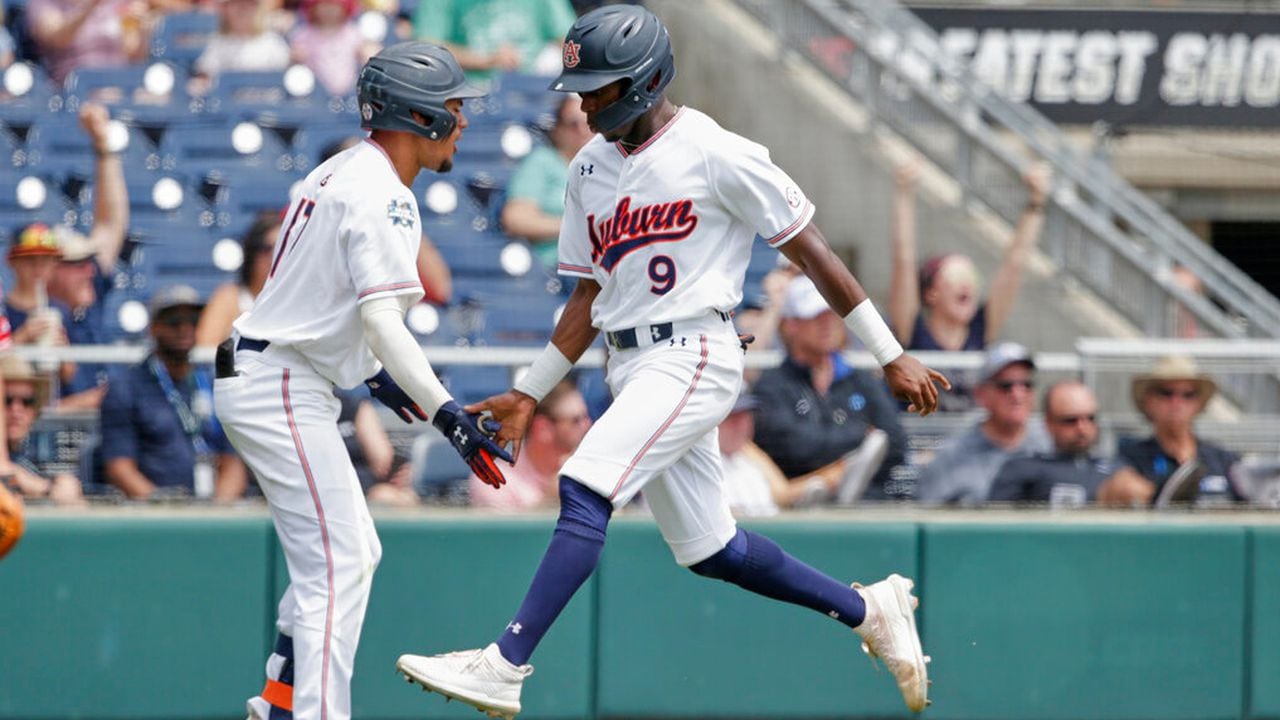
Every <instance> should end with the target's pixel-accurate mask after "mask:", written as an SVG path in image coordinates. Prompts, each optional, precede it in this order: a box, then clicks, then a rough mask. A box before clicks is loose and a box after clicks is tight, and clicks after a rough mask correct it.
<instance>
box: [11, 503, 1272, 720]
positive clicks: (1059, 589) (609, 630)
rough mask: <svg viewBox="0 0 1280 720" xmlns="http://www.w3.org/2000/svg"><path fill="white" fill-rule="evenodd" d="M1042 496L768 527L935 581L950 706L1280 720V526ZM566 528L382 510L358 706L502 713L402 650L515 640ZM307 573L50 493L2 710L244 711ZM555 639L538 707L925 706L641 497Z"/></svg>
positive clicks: (936, 637)
mask: <svg viewBox="0 0 1280 720" xmlns="http://www.w3.org/2000/svg"><path fill="white" fill-rule="evenodd" d="M1040 518H1043V519H1044V521H1043V522H1041V521H1039V520H1037V521H1035V522H1025V521H1014V522H1003V521H1002V522H987V521H983V520H977V521H963V522H962V521H953V520H951V519H949V518H948V517H947V516H942V517H941V519H940V520H937V521H935V520H932V519H927V518H926V519H924V520H920V519H906V520H898V521H881V520H873V521H868V520H866V519H864V518H849V519H840V518H831V517H826V516H822V517H813V518H803V517H802V518H800V519H789V520H782V521H776V522H769V523H757V524H754V525H753V527H756V528H757V529H759V530H762V531H764V532H766V533H768V534H769V535H771V536H772V537H774V538H775V539H776V540H778V541H779V543H780V544H782V545H783V547H785V548H786V549H788V550H790V551H791V552H793V553H794V554H795V555H797V556H800V557H802V558H804V559H806V560H809V561H811V562H812V563H813V564H815V565H817V566H819V567H821V568H823V569H825V570H828V571H830V572H831V573H833V574H835V575H837V576H839V577H842V578H850V579H854V578H861V579H868V580H871V579H878V578H880V577H883V576H884V575H885V574H887V573H889V572H893V571H897V572H902V573H904V574H910V575H913V576H915V577H916V578H918V580H919V590H920V594H921V597H922V600H923V602H924V607H923V609H922V612H921V616H920V619H921V630H922V633H923V635H924V642H925V648H926V651H927V652H929V653H930V654H931V655H932V656H933V664H932V665H931V671H932V675H933V677H934V679H935V685H934V687H933V691H932V694H933V697H934V699H935V704H934V706H933V707H932V708H931V709H930V710H929V711H927V713H926V716H927V717H935V718H939V720H943V719H945V720H953V719H954V720H984V719H987V718H990V719H992V720H1015V719H1016V720H1075V719H1081V720H1083V719H1086V718H1089V719H1093V718H1106V719H1109V720H1141V719H1146V718H1152V719H1154V718H1160V719H1169V720H1219V719H1222V720H1227V719H1234V718H1280V527H1276V526H1273V525H1269V524H1250V523H1248V522H1239V521H1234V520H1232V519H1231V518H1227V519H1226V520H1224V521H1222V522H1217V521H1213V522H1209V523H1205V522H1190V521H1186V522H1178V521H1174V522H1159V523H1155V522H1140V523H1135V524H1117V523H1115V522H1114V521H1100V522H1097V523H1089V522H1076V521H1073V522H1070V523H1069V524H1068V523H1061V522H1056V521H1054V520H1053V519H1052V518H1050V517H1049V516H1040ZM551 525H552V519H551V518H549V517H538V518H528V519H526V518H520V519H511V520H495V519H492V518H476V517H466V516H437V515H430V516H397V517H392V518H384V519H380V520H379V521H378V529H379V534H380V536H381V538H382V542H383V548H384V555H383V561H382V565H381V567H380V568H379V570H378V574H377V576H376V578H375V581H374V591H373V597H372V600H371V602H370V606H369V613H368V619H367V622H366V625H365V629H364V635H363V638H362V641H361V647H360V654H359V657H358V659H357V674H356V680H355V686H354V688H353V696H354V705H355V717H356V718H358V719H359V720H381V719H386V720H393V719H400V718H476V717H479V715H477V714H475V712H474V711H473V710H471V709H469V708H466V707H462V706H459V705H458V704H456V703H452V704H447V705H446V704H445V703H444V702H442V701H441V699H440V698H439V697H438V696H428V695H425V694H423V693H422V692H421V691H419V690H418V689H417V687H416V686H410V685H408V684H406V683H405V682H404V681H403V680H402V679H400V678H399V677H398V676H397V675H396V673H395V672H394V663H395V658H396V657H397V656H398V655H399V654H400V653H403V652H437V651H445V650H451V649H459V648H463V647H473V646H477V645H480V644H483V643H486V642H488V641H490V640H491V639H492V638H493V635H494V633H496V632H497V631H499V630H500V629H501V628H502V626H503V625H504V624H505V623H506V621H507V619H508V616H509V615H510V614H511V613H512V612H513V611H514V609H515V607H516V605H517V604H518V602H519V600H520V597H521V595H522V593H523V592H524V589H525V587H526V586H527V584H528V582H529V580H530V578H531V577H532V576H533V572H534V570H535V569H536V566H537V563H538V559H539V558H540V556H541V553H542V550H543V548H544V547H545V546H546V543H547V541H548V539H549V537H550V532H551ZM286 582H287V578H286V575H285V572H284V563H283V560H282V558H281V556H280V553H279V548H278V544H277V543H276V540H275V536H274V533H273V531H272V529H271V526H270V523H269V522H268V521H267V519H266V518H265V517H263V516H256V515H255V516H251V517H235V518H219V517H216V516H207V515H183V516H177V517H172V516H169V517H157V516H153V515H151V514H149V513H144V514H137V515H129V516H120V515H108V516H103V515H97V514H92V513H90V514H86V515H81V516H75V517H64V516H40V515H37V516H36V517H33V518H31V520H30V524H29V528H28V533H27V536H26V537H25V538H24V539H23V540H22V543H21V544H20V545H19V546H18V548H17V550H15V552H14V553H13V554H12V555H11V556H9V557H8V558H6V559H5V560H4V561H3V562H0V719H15V720H16V719H21V720H45V719H63V718H84V719H85V720H108V719H115V718H134V719H138V720H149V719H157V720H158V719H161V718H163V719H167V720H184V719H190V720H196V719H200V720H206V719H209V720H213V719H222V718H226V719H228V720H231V719H234V720H240V718H243V717H244V712H243V702H244V698H245V697H246V696H248V695H250V694H252V693H253V692H255V691H256V690H257V689H258V688H259V687H260V686H261V682H262V674H261V673H262V665H263V661H264V660H265V657H266V653H267V651H268V648H269V646H270V642H271V639H272V637H273V634H274V627H273V619H274V612H275V603H276V600H277V598H278V596H279V594H280V592H281V591H282V590H283V589H284V586H285V583H286ZM535 659H536V662H535V665H536V667H537V672H536V673H535V674H534V675H533V676H532V678H530V680H529V681H528V682H527V683H526V687H525V693H524V698H523V699H524V704H525V708H526V711H525V713H524V714H522V716H521V717H522V718H529V719H530V720H533V719H537V718H546V719H550V718H564V719H569V718H597V717H598V718H606V717H607V718H668V717H669V718H676V717H679V718H711V717H720V718H851V717H885V718H887V717H905V716H906V715H907V713H906V712H905V711H904V709H903V706H902V704H901V701H900V699H899V698H898V695H897V692H896V690H895V688H894V687H893V682H892V679H891V677H890V676H889V675H888V673H887V672H886V671H884V670H880V671H877V670H875V669H873V668H872V666H871V665H870V664H868V662H867V660H866V659H865V658H864V657H863V656H862V654H861V652H860V651H859V650H858V642H857V640H856V637H855V636H854V635H853V634H851V633H850V632H849V631H847V630H846V629H844V628H843V627H842V626H840V625H838V624H837V623H835V622H833V621H831V620H827V619H825V618H822V617H817V616H815V615H813V614H812V613H810V612H808V611H805V610H801V609H797V608H793V607H787V606H782V605H778V604H776V603H771V602H769V601H766V600H763V599H760V598H757V597H754V596H751V595H749V594H747V593H744V592H742V591H740V590H738V589H737V588H734V587H732V586H730V585H727V584H724V583H720V582H714V581H708V580H705V579H702V578H698V577H696V576H694V575H693V574H691V573H689V572H688V571H687V570H683V569H681V568H679V567H677V566H676V565H675V564H674V563H673V562H672V560H671V555H670V552H669V551H668V550H667V548H666V546H665V545H664V544H663V543H662V540H661V538H660V536H659V535H658V533H657V530H656V529H655V528H654V527H653V526H652V524H651V523H649V522H646V521H644V520H639V519H619V520H617V521H615V523H614V526H613V528H612V530H611V535H610V541H609V544H608V546H607V548H606V550H605V553H604V558H603V560H602V563H601V566H600V571H599V572H598V573H597V574H596V576H595V577H594V578H593V579H592V580H591V581H590V582H589V583H588V585H587V586H586V587H584V589H583V591H582V592H581V593H579V595H578V597H577V598H575V600H574V601H573V603H572V604H571V605H570V606H569V608H568V609H567V610H566V612H565V614H564V615H563V616H562V617H561V619H560V621H559V622H558V623H557V624H556V626H555V628H554V629H553V630H552V632H551V633H550V634H549V635H548V637H547V639H546V641H545V642H544V644H543V646H542V647H541V648H540V650H539V652H538V655H537V657H536V658H535Z"/></svg>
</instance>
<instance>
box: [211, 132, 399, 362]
mask: <svg viewBox="0 0 1280 720" xmlns="http://www.w3.org/2000/svg"><path fill="white" fill-rule="evenodd" d="M421 233H422V223H421V220H420V218H419V217H418V203H417V200H416V199H415V198H414V196H413V193H412V192H410V191H409V189H408V188H406V187H405V186H404V183H402V182H400V178H399V176H398V175H396V171H395V168H394V167H392V165H391V159H390V158H388V157H387V155H386V153H385V152H384V151H383V150H382V148H380V147H378V146H377V145H376V144H374V143H373V142H372V141H369V140H366V141H364V142H362V143H360V144H359V145H356V146H355V147H353V148H350V149H348V150H346V151H344V152H341V153H339V154H337V155H335V156H333V157H332V158H330V159H329V160H327V161H326V162H324V163H323V164H321V165H320V166H318V167H317V168H316V169H314V170H312V171H311V173H310V174H309V175H307V178H306V179H305V180H303V182H302V185H301V187H300V188H299V190H298V191H297V192H296V193H295V197H294V199H293V202H292V203H290V205H289V210H288V212H287V213H286V214H285V217H284V224H283V225H282V226H281V228H280V235H279V237H278V238H277V239H276V247H275V255H274V256H273V257H272V259H271V271H270V273H269V274H268V276H267V282H266V284H265V285H264V286H263V288H262V292H261V293H259V294H258V298H257V300H256V301H255V302H254V305H253V309H251V310H250V311H249V312H247V313H245V314H244V315H241V316H240V317H239V318H238V319H237V320H236V321H235V324H234V327H235V329H236V331H237V332H238V333H240V335H241V336H243V337H249V338H254V339H257V340H268V341H270V342H271V343H273V344H280V345H286V346H289V347H290V348H292V349H293V350H296V351H297V352H299V353H301V354H302V355H303V356H304V357H306V359H307V360H308V361H309V362H310V363H311V365H312V367H314V368H315V370H316V372H318V373H320V374H321V375H323V376H324V377H325V378H327V379H328V380H329V381H330V382H332V383H334V384H335V385H338V386H339V387H353V386H355V385H358V384H360V383H362V382H364V381H365V380H366V379H368V378H369V377H371V376H373V375H375V374H377V372H378V370H379V369H380V365H379V363H378V361H377V359H376V358H375V357H374V356H373V352H372V351H371V350H370V349H369V345H368V343H367V342H365V340H364V327H363V324H362V323H361V321H360V304H361V303H363V302H365V301H366V300H370V299H372V298H375V297H386V296H391V295H408V296H411V299H412V300H413V301H414V302H416V301H417V300H420V299H421V298H422V295H423V291H422V284H421V283H420V282H419V281H418V269H417V258H418V246H419V244H420V243H421ZM246 262H248V259H247V258H246Z"/></svg>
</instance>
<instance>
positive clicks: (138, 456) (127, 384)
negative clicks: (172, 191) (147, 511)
mask: <svg viewBox="0 0 1280 720" xmlns="http://www.w3.org/2000/svg"><path fill="white" fill-rule="evenodd" d="M149 307H150V311H151V337H152V340H154V342H155V350H154V352H152V353H151V354H150V355H148V356H147V357H146V358H145V359H144V360H143V361H142V362H141V363H139V364H137V365H134V366H132V367H130V368H128V369H127V370H125V371H124V372H122V373H120V374H119V375H118V376H117V377H115V378H113V379H112V381H111V383H110V385H108V387H107V394H106V397H105V398H104V399H103V401H102V446H101V447H102V450H101V452H102V462H103V472H104V475H105V476H106V478H107V481H108V482H110V483H111V484H112V485H114V486H116V487H117V488H119V489H120V491H121V492H123V493H124V494H125V495H126V496H127V497H130V498H136V499H145V498H150V497H153V496H155V495H156V493H157V490H159V489H161V488H164V490H163V491H162V492H161V494H165V495H184V496H185V495H195V496H197V497H208V496H210V495H216V497H218V498H219V499H230V498H233V497H236V496H238V495H240V494H241V493H242V492H243V490H244V484H245V470H244V465H243V463H241V462H240V460H239V458H238V457H237V456H236V455H235V451H234V450H233V449H232V447H231V443H230V442H228V441H227V438H226V436H225V435H224V434H223V433H222V427H221V426H220V425H218V421H217V420H216V419H215V418H214V417H213V376H212V373H210V372H209V371H208V369H207V368H197V367H195V366H194V365H192V364H191V360H190V358H189V354H190V352H191V349H192V348H193V347H194V346H195V337H196V321H197V320H199V319H200V310H201V309H202V308H203V307H204V302H203V301H202V299H201V298H200V293H198V292H197V291H196V289H195V288H193V287H190V286H187V285H172V286H169V287H165V288H161V289H160V290H158V291H157V292H156V293H155V295H153V296H152V298H151V303H150V306H149ZM215 491H216V492H215Z"/></svg>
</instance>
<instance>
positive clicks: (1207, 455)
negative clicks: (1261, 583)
mask: <svg viewBox="0 0 1280 720" xmlns="http://www.w3.org/2000/svg"><path fill="white" fill-rule="evenodd" d="M1217 391H1218V386H1217V385H1216V384H1215V383H1214V382H1213V380H1212V379H1211V378H1210V377H1209V376H1208V375H1205V374H1204V373H1202V372H1200V370H1199V369H1198V368H1197V367H1196V365H1195V362H1193V361H1192V360H1191V359H1190V358H1186V357H1176V356H1172V357H1165V358H1161V359H1160V360H1159V361H1158V362H1156V364H1155V366H1154V367H1153V368H1152V369H1151V371H1150V372H1148V373H1144V374H1142V375H1139V376H1137V377H1135V378H1134V379H1133V384H1132V393H1133V404H1134V406H1135V407H1136V408H1137V409H1138V412H1140V413H1142V415H1143V416H1144V417H1145V418H1146V419H1147V421H1148V422H1150V423H1151V436H1150V437H1148V438H1146V439H1143V440H1137V439H1127V440H1124V439H1122V440H1121V441H1120V443H1119V454H1120V458H1121V460H1123V461H1124V462H1125V463H1127V464H1128V465H1130V466H1131V467H1132V468H1133V469H1134V470H1136V471H1137V472H1138V473H1140V474H1141V478H1139V479H1135V480H1134V481H1133V482H1131V483H1129V484H1126V485H1124V486H1122V487H1118V488H1115V492H1114V494H1113V495H1110V496H1106V497H1104V499H1105V500H1109V501H1113V502H1116V503H1119V504H1124V505H1131V504H1137V505H1147V504H1150V503H1151V502H1152V499H1153V498H1155V497H1158V496H1159V495H1160V494H1161V491H1162V490H1164V489H1165V484H1166V483H1167V482H1168V481H1169V479H1170V478H1171V477H1172V476H1173V475H1174V474H1175V473H1176V472H1177V471H1179V470H1182V473H1180V474H1193V475H1194V477H1193V478H1192V480H1193V481H1194V482H1195V483H1196V485H1197V486H1196V487H1194V488H1189V489H1188V491H1187V492H1185V493H1180V494H1179V495H1180V497H1182V498H1184V499H1186V500H1194V501H1195V502H1197V503H1198V504H1215V503H1220V502H1231V501H1239V500H1244V499H1246V498H1245V496H1244V494H1243V493H1242V492H1241V491H1240V489H1239V488H1237V487H1236V486H1235V485H1234V484H1232V482H1231V481H1230V480H1229V478H1230V477H1231V473H1230V469H1231V466H1233V465H1235V464H1236V463H1237V462H1239V461H1240V458H1239V456H1237V455H1236V454H1235V453H1233V452H1231V451H1229V450H1227V449H1225V448H1223V447H1220V446H1218V445H1215V444H1213V443H1211V442H1208V441H1207V440H1204V439H1202V438H1199V437H1196V434H1195V432H1194V428H1193V427H1192V425H1193V424H1194V422H1195V419H1196V417H1198V416H1199V415H1200V413H1201V412H1204V408H1205V406H1206V405H1207V404H1208V403H1209V401H1210V400H1211V399H1213V396H1214V394H1216V393H1217Z"/></svg>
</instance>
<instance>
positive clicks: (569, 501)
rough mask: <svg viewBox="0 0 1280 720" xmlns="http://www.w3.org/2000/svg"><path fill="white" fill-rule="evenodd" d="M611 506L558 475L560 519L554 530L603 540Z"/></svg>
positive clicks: (605, 500)
mask: <svg viewBox="0 0 1280 720" xmlns="http://www.w3.org/2000/svg"><path fill="white" fill-rule="evenodd" d="M612 514H613V503H611V502H610V501H609V500H608V498H605V497H602V496H601V495H600V494H598V493H596V492H595V491H594V490H592V489H591V488H589V487H587V486H586V485H583V484H582V483H580V482H578V481H577V480H574V479H573V478H571V477H569V476H568V475H561V476H560V519H559V521H558V522H557V523H556V530H558V531H559V530H563V531H564V532H568V533H571V534H573V535H578V536H580V537H584V538H589V539H592V540H599V541H601V542H603V541H604V536H605V530H606V529H607V528H608V527H609V517H610V516H611V515H612Z"/></svg>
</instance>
